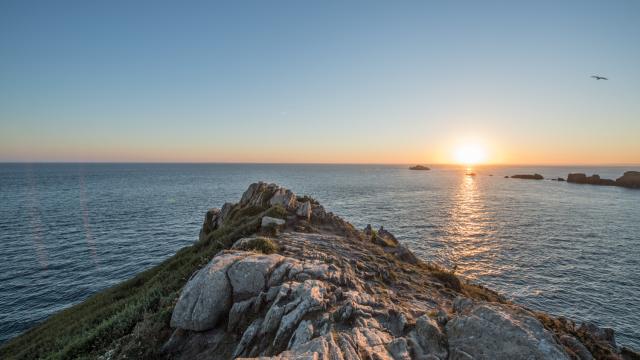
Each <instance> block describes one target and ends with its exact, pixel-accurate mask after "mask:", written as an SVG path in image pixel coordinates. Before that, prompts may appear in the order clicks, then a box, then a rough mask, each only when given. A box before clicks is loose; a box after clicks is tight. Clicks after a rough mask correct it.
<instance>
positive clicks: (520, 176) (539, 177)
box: [511, 174, 544, 180]
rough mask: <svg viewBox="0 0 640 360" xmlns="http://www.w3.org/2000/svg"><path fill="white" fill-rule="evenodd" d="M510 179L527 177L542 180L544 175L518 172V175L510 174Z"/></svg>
mask: <svg viewBox="0 0 640 360" xmlns="http://www.w3.org/2000/svg"><path fill="white" fill-rule="evenodd" d="M511 178H512V179H528V180H542V179H544V176H542V175H540V174H533V175H531V174H519V175H511Z"/></svg>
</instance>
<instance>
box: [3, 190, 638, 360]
mask: <svg viewBox="0 0 640 360" xmlns="http://www.w3.org/2000/svg"><path fill="white" fill-rule="evenodd" d="M118 303H119V304H120V305H118V306H117V307H116V305H115V304H118ZM140 304H141V305H140ZM106 309H112V311H107V310H106ZM95 312H98V313H100V315H99V316H98V315H96V314H95ZM78 324H80V325H78ZM0 357H1V358H3V359H13V358H25V359H26V358H56V359H57V358H60V359H62V358H99V359H105V360H106V359H233V358H241V359H245V358H256V359H396V360H397V359H430V360H436V359H440V360H443V359H465V360H466V359H582V360H586V359H638V358H639V355H638V354H637V353H634V352H633V351H631V350H630V349H627V348H623V347H620V346H618V345H617V344H616V342H615V336H614V332H613V330H612V329H609V328H600V327H598V326H596V325H594V324H591V323H583V324H577V323H574V322H573V321H571V320H569V319H565V318H562V317H554V316H551V315H548V314H544V313H541V312H536V311H532V310H530V309H527V308H525V307H523V306H520V305H517V304H514V303H512V302H510V301H508V300H506V299H505V298H504V297H503V296H501V295H500V294H498V293H496V292H494V291H491V290H489V289H487V288H485V287H482V286H479V285H475V284H472V283H470V282H468V281H467V280H465V279H463V278H460V277H458V276H456V275H455V274H454V273H453V272H452V271H449V270H446V269H442V268H440V267H438V266H435V265H433V264H430V263H427V262H424V261H422V260H420V259H418V258H417V257H416V256H414V254H413V253H412V252H411V251H410V250H409V249H408V248H407V247H405V246H404V245H402V244H401V243H400V242H399V241H398V240H397V239H396V238H395V236H394V235H393V234H392V233H390V232H389V231H388V230H386V229H384V228H383V227H380V228H379V229H377V230H376V229H374V228H373V227H371V226H367V227H365V228H364V229H361V230H359V229H356V228H355V227H354V226H352V225H351V224H350V223H348V222H346V221H344V220H343V219H341V218H340V217H338V216H336V215H334V214H333V213H331V212H328V211H326V209H325V208H324V207H323V206H322V205H320V204H319V203H318V202H317V201H315V200H314V199H313V198H310V197H307V196H304V197H301V196H296V195H295V194H294V193H293V192H292V191H290V190H288V189H285V188H282V187H280V186H277V185H275V184H267V183H262V182H260V183H255V184H252V185H251V186H249V188H248V189H247V190H246V191H245V192H244V194H243V195H242V198H241V199H240V201H239V202H238V203H226V204H224V206H222V207H221V208H220V209H217V208H216V209H211V210H209V211H208V212H207V213H206V215H205V217H204V223H203V225H202V229H201V231H200V238H199V240H198V241H197V242H196V244H194V245H193V246H191V247H188V248H185V249H182V250H180V252H178V254H176V256H174V257H173V258H171V259H169V260H167V261H165V262H164V263H162V264H161V265H159V266H158V267H156V268H153V269H150V270H148V271H147V272H145V273H143V274H141V275H140V276H139V277H136V278H134V279H132V280H131V281H129V282H127V283H125V284H123V285H121V286H118V287H116V288H114V289H110V290H108V291H106V292H105V294H100V295H97V296H95V297H93V298H90V299H89V300H87V301H86V302H84V303H82V304H80V305H78V306H76V307H73V308H71V309H69V310H66V311H65V312H63V313H62V314H61V315H56V316H54V317H53V318H52V319H49V320H48V321H47V322H45V323H44V324H42V325H40V326H39V327H37V328H35V329H34V330H31V331H29V332H27V333H26V334H24V335H22V336H20V337H18V338H16V339H14V340H12V341H11V342H9V343H8V344H6V345H5V346H4V347H3V348H1V349H0Z"/></svg>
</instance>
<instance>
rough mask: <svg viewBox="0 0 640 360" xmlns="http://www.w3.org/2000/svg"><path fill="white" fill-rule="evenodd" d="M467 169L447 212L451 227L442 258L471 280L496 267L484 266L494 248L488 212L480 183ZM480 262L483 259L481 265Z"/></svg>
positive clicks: (493, 231)
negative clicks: (448, 212)
mask: <svg viewBox="0 0 640 360" xmlns="http://www.w3.org/2000/svg"><path fill="white" fill-rule="evenodd" d="M473 171H474V170H473V169H472V168H467V169H466V172H465V176H462V177H461V180H460V183H459V185H458V186H457V189H456V190H455V195H454V197H453V199H454V203H453V204H452V207H451V209H450V219H451V224H450V226H449V231H448V234H447V239H446V243H447V245H448V246H447V247H446V250H445V251H446V254H444V255H445V258H446V259H448V261H449V263H450V264H449V266H450V267H452V268H453V267H454V266H455V267H456V269H457V270H456V271H457V272H458V273H460V274H462V275H464V276H467V277H468V278H470V279H475V278H477V277H479V276H485V275H490V274H493V273H494V272H495V270H492V269H495V268H496V267H495V264H492V266H486V265H487V264H486V263H485V262H486V259H487V258H489V259H490V258H491V257H492V254H495V253H496V251H497V249H496V247H497V245H498V244H497V243H496V242H495V241H494V238H495V237H494V235H495V228H494V226H493V225H492V224H493V220H492V216H491V212H490V211H489V210H488V209H487V205H486V203H485V197H484V194H483V193H482V187H481V184H480V182H481V180H480V179H479V178H477V177H476V176H475V175H472V176H470V175H469V174H474V173H473ZM483 259H485V260H484V261H485V262H483Z"/></svg>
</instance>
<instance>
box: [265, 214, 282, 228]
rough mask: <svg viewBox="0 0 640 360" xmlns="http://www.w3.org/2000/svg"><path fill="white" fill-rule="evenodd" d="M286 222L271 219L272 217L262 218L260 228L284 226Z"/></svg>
mask: <svg viewBox="0 0 640 360" xmlns="http://www.w3.org/2000/svg"><path fill="white" fill-rule="evenodd" d="M285 222H286V221H284V220H283V219H278V218H274V217H270V216H264V217H263V218H262V223H261V224H260V226H262V227H265V226H281V225H284V224H285Z"/></svg>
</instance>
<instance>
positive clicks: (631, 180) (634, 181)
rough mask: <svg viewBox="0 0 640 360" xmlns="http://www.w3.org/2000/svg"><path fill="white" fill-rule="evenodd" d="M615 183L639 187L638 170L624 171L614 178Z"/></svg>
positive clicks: (639, 172) (639, 176) (639, 175)
mask: <svg viewBox="0 0 640 360" xmlns="http://www.w3.org/2000/svg"><path fill="white" fill-rule="evenodd" d="M616 185H618V186H624V187H628V188H636V189H638V188H640V171H626V172H625V173H624V175H622V176H621V177H619V178H617V179H616Z"/></svg>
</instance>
